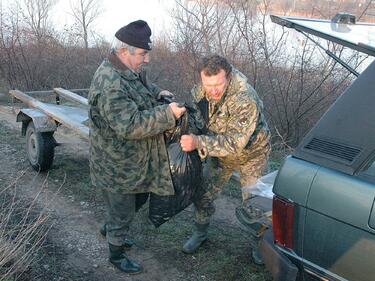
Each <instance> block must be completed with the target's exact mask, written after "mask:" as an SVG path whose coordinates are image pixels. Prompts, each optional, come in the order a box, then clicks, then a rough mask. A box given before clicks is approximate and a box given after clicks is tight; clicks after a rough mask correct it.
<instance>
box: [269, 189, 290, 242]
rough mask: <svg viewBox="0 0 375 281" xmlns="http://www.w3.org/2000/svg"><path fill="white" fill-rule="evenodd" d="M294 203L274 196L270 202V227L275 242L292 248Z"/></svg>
mask: <svg viewBox="0 0 375 281" xmlns="http://www.w3.org/2000/svg"><path fill="white" fill-rule="evenodd" d="M293 222H294V204H293V203H291V202H287V201H285V200H282V199H281V198H279V197H277V196H274V197H273V204H272V228H273V235H274V239H275V242H276V243H277V244H280V245H282V246H284V247H287V248H290V249H292V248H293Z"/></svg>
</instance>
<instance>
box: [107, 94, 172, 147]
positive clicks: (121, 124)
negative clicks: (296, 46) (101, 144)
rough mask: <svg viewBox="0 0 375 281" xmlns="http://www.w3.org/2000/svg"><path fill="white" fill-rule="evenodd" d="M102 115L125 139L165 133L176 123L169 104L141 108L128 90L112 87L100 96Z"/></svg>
mask: <svg viewBox="0 0 375 281" xmlns="http://www.w3.org/2000/svg"><path fill="white" fill-rule="evenodd" d="M100 99H101V100H100V103H101V106H100V108H101V111H102V113H101V114H102V116H104V118H105V119H106V121H107V123H108V125H109V127H110V128H111V129H112V130H113V131H115V133H116V134H117V135H118V136H120V137H123V138H125V139H133V140H135V139H143V138H147V137H152V136H155V135H158V134H161V133H163V132H164V131H165V130H167V129H170V128H173V127H174V126H175V124H176V120H175V118H174V115H173V112H172V110H171V109H170V107H169V106H168V105H159V106H156V107H153V108H150V109H146V110H139V109H138V106H137V104H136V103H135V102H134V101H133V100H132V99H131V98H129V97H128V95H127V94H126V90H123V88H120V87H111V88H109V89H107V90H106V93H105V95H104V94H103V95H101V97H100Z"/></svg>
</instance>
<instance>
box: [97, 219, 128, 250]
mask: <svg viewBox="0 0 375 281" xmlns="http://www.w3.org/2000/svg"><path fill="white" fill-rule="evenodd" d="M99 232H100V234H101V235H102V236H104V237H106V236H107V224H105V223H104V224H103V225H102V226H101V227H100V229H99ZM133 245H134V241H132V240H130V239H126V240H125V242H124V244H123V247H124V248H125V249H130V248H131V247H132V246H133Z"/></svg>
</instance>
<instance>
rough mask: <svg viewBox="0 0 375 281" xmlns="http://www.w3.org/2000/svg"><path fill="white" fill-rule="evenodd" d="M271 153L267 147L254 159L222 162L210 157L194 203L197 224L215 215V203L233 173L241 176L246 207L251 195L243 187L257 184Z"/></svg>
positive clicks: (243, 199)
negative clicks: (202, 182)
mask: <svg viewBox="0 0 375 281" xmlns="http://www.w3.org/2000/svg"><path fill="white" fill-rule="evenodd" d="M269 152H270V148H268V147H267V148H265V149H263V150H262V151H260V152H259V153H256V155H255V157H253V158H250V159H249V157H247V159H237V160H236V161H221V159H220V158H217V157H209V158H208V159H207V163H206V165H205V167H204V184H203V185H202V187H201V190H200V192H198V195H197V196H196V198H195V199H194V201H193V203H194V207H195V211H194V219H195V222H196V223H198V224H206V223H209V222H210V218H211V216H212V215H213V214H214V213H215V204H214V201H215V199H216V198H217V197H218V195H219V194H220V192H221V191H222V189H223V187H224V185H225V184H226V183H227V182H228V181H229V179H230V177H231V176H232V173H233V172H237V173H238V174H239V176H240V184H241V189H242V190H241V191H242V202H243V204H244V205H246V203H247V201H248V199H249V198H250V195H251V194H249V192H247V191H246V190H244V189H243V187H245V186H248V185H251V184H253V183H255V182H256V180H257V179H258V178H259V177H261V176H262V174H263V172H264V170H265V168H266V166H267V160H268V156H269ZM243 158H246V155H243Z"/></svg>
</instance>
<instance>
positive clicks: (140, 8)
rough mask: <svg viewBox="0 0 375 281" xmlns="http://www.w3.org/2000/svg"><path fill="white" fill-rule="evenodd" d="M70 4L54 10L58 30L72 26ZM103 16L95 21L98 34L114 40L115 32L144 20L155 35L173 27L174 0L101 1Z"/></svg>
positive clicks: (62, 2)
mask: <svg viewBox="0 0 375 281" xmlns="http://www.w3.org/2000/svg"><path fill="white" fill-rule="evenodd" d="M70 1H77V0H59V2H58V4H57V5H56V6H55V7H54V9H53V14H54V16H53V19H54V22H55V25H56V27H57V29H60V28H62V27H63V26H64V24H68V25H70V24H71V23H72V18H71V16H70V15H69V13H71V12H70V10H71V9H70ZM98 3H100V4H101V6H102V8H103V11H104V12H103V13H102V14H101V15H100V16H99V18H98V20H96V21H95V31H96V32H97V33H99V34H102V35H103V36H105V38H106V39H107V40H108V41H112V39H113V35H114V34H115V32H116V31H117V30H118V29H119V28H121V27H122V26H124V25H126V24H127V23H129V22H131V21H134V20H138V19H143V20H146V21H147V22H148V24H149V25H150V27H151V29H152V32H153V36H154V35H156V34H160V33H162V32H163V31H164V30H165V29H168V26H170V23H171V18H170V13H169V11H170V10H171V8H172V6H174V0H101V1H98Z"/></svg>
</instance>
